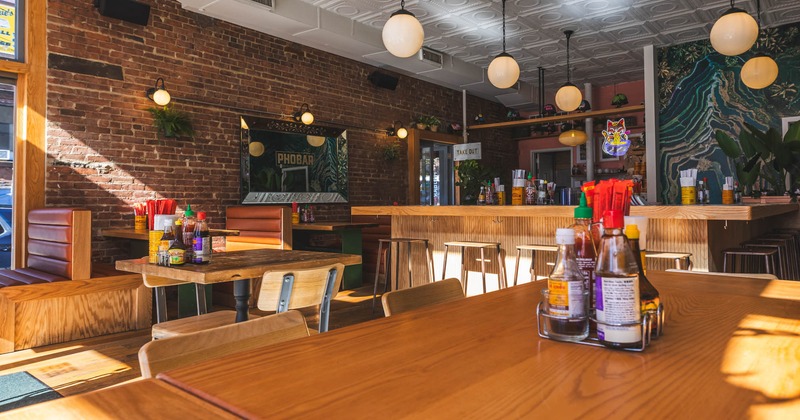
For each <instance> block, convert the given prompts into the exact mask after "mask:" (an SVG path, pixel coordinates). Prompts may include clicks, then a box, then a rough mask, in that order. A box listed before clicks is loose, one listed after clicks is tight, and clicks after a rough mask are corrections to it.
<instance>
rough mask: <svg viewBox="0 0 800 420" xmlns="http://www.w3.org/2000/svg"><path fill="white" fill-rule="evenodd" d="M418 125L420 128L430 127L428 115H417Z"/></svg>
mask: <svg viewBox="0 0 800 420" xmlns="http://www.w3.org/2000/svg"><path fill="white" fill-rule="evenodd" d="M416 125H417V129H418V130H425V129H427V128H428V117H426V116H424V115H420V116H419V117H417V122H416Z"/></svg>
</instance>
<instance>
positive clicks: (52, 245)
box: [0, 208, 152, 353]
mask: <svg viewBox="0 0 800 420" xmlns="http://www.w3.org/2000/svg"><path fill="white" fill-rule="evenodd" d="M28 224H29V227H28V244H27V247H26V251H27V257H26V266H25V267H24V268H20V269H15V270H0V285H2V287H0V353H8V352H12V351H16V350H22V349H27V348H32V347H38V346H44V345H49V344H58V343H63V342H66V341H72V340H78V339H83V338H89V337H96V336H99V335H104V334H112V333H117V332H123V331H131V330H137V329H145V328H150V325H151V319H152V301H151V297H150V291H149V289H147V288H146V287H145V286H144V284H143V282H142V278H141V276H140V275H138V274H130V273H123V272H120V271H116V270H114V269H113V268H111V267H110V266H103V265H98V264H96V265H95V266H94V267H92V262H91V212H90V211H89V210H80V209H54V208H49V209H38V210H32V211H31V212H30V213H29V214H28Z"/></svg>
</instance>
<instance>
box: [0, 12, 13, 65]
mask: <svg viewBox="0 0 800 420" xmlns="http://www.w3.org/2000/svg"><path fill="white" fill-rule="evenodd" d="M16 24H17V12H16V7H15V6H11V5H6V4H0V57H7V58H12V59H15V58H17V54H16V46H17V36H16V30H17V27H16Z"/></svg>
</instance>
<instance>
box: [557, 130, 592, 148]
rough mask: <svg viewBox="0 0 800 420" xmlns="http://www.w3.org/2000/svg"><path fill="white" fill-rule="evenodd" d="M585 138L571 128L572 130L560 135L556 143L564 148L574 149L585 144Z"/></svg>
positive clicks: (584, 134) (581, 132)
mask: <svg viewBox="0 0 800 420" xmlns="http://www.w3.org/2000/svg"><path fill="white" fill-rule="evenodd" d="M586 138H587V137H586V133H584V132H583V131H581V130H575V129H574V128H573V129H572V130H569V131H564V132H563V133H561V135H559V136H558V142H559V143H561V144H563V145H564V146H570V147H575V146H580V145H582V144H584V143H586Z"/></svg>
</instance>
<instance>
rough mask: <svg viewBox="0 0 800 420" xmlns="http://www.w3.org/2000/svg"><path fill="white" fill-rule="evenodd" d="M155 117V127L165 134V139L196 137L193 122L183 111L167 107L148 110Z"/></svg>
mask: <svg viewBox="0 0 800 420" xmlns="http://www.w3.org/2000/svg"><path fill="white" fill-rule="evenodd" d="M147 111H148V112H150V115H152V116H153V125H155V127H156V128H157V129H158V131H160V132H161V133H163V134H164V137H184V136H188V137H191V136H193V135H194V128H193V127H192V120H191V119H190V118H189V115H188V114H186V113H185V112H183V111H178V110H177V109H175V108H173V107H171V106H169V105H167V106H164V107H151V108H147Z"/></svg>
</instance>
